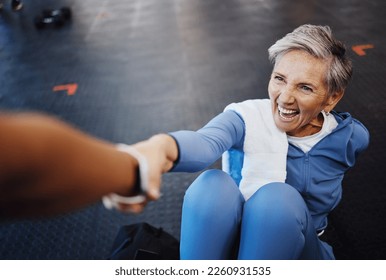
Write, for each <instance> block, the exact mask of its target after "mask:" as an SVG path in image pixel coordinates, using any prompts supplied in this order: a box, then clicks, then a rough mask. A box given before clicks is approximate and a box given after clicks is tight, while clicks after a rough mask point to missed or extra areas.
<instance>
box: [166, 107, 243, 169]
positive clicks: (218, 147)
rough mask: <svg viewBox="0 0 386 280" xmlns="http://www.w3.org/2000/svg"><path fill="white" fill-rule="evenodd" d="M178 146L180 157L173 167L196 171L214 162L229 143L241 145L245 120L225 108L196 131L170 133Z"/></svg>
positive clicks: (229, 145)
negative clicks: (225, 110) (224, 110)
mask: <svg viewBox="0 0 386 280" xmlns="http://www.w3.org/2000/svg"><path fill="white" fill-rule="evenodd" d="M171 135H172V136H173V137H174V138H175V139H176V142H177V143H178V147H179V159H178V162H176V166H175V168H173V170H172V171H176V172H179V171H183V172H197V171H200V170H203V169H204V168H206V167H208V166H209V165H210V164H212V163H213V162H215V161H216V160H217V159H218V158H220V157H221V156H222V154H223V153H224V152H225V151H226V150H228V149H230V148H231V147H235V148H241V147H242V145H243V142H244V122H243V120H242V119H241V118H240V117H239V116H238V115H237V114H236V113H235V112H231V111H228V112H225V113H222V114H220V115H218V116H216V117H215V118H214V119H212V120H211V121H210V122H209V123H208V124H207V125H205V126H204V127H203V128H201V129H200V130H198V131H177V132H173V133H171Z"/></svg>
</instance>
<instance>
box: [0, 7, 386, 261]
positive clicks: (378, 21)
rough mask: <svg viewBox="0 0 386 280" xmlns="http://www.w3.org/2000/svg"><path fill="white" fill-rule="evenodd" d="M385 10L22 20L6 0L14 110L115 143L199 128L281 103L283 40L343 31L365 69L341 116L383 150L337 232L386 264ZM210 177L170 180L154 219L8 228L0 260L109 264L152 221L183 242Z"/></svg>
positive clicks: (4, 40)
mask: <svg viewBox="0 0 386 280" xmlns="http://www.w3.org/2000/svg"><path fill="white" fill-rule="evenodd" d="M64 6H68V7H71V8H72V11H73V18H72V20H71V21H70V22H66V23H65V24H64V25H63V26H62V27H61V28H54V27H53V26H46V28H44V29H42V30H37V29H36V28H35V26H34V22H33V21H34V18H35V16H36V15H38V14H40V13H41V11H42V10H43V9H47V8H60V7H64ZM385 15H386V2H385V1H384V0H369V1H359V0H351V1H350V0H341V1H335V0H326V1H315V0H314V1H309V0H308V1H302V0H294V1H287V0H162V1H159V0H130V1H129V0H110V1H109V0H99V1H97V0H82V1H80V0H79V1H76V0H57V1H54V0H40V1H39V0H35V1H32V0H25V1H24V9H23V10H22V11H20V12H13V11H11V9H10V1H5V7H4V9H3V10H2V11H1V12H0V109H1V110H12V111H27V110H28V111H30V110H33V111H40V112H45V113H48V114H51V115H54V116H57V117H59V118H61V119H62V120H64V121H66V122H68V123H71V124H72V125H74V126H76V127H78V128H79V129H81V130H83V131H85V132H87V133H89V134H91V135H94V136H96V137H99V138H103V139H106V140H109V141H112V142H124V143H134V142H136V141H139V140H142V139H145V138H147V137H149V136H151V135H153V134H155V133H159V132H167V131H174V130H179V129H193V130H195V129H198V128H200V127H201V126H202V125H204V124H205V123H206V122H207V121H208V120H209V119H211V118H212V117H213V116H215V115H217V114H218V113H220V112H221V111H222V110H223V108H224V107H225V106H226V105H227V104H229V103H231V102H238V101H242V100H245V99H251V98H266V97H267V82H268V77H269V75H270V72H271V69H272V68H271V65H270V64H269V62H268V59H267V48H268V47H269V46H270V45H271V44H273V43H274V42H275V41H276V40H277V39H278V38H280V37H282V36H283V35H285V34H286V33H288V32H290V31H292V30H293V29H294V28H295V27H297V26H299V25H301V24H304V23H312V24H321V25H329V26H331V27H332V29H333V31H334V33H335V34H336V36H337V37H338V38H340V39H341V40H343V41H344V42H345V43H346V45H347V46H348V51H349V54H350V56H351V57H352V59H353V61H354V67H355V68H354V69H355V74H354V77H353V81H352V83H351V85H350V87H349V88H348V90H347V92H346V96H345V97H344V99H343V100H342V101H341V103H340V104H339V107H338V108H337V109H338V110H340V111H348V112H350V113H351V114H352V115H353V116H354V117H356V118H358V119H359V120H361V121H362V122H363V123H364V124H365V125H366V126H367V127H368V129H369V130H370V133H371V144H370V147H369V149H368V150H367V151H366V153H365V154H364V155H363V156H362V157H361V158H360V160H359V161H358V163H357V165H356V166H355V168H353V169H352V170H351V171H350V172H349V173H348V174H347V175H346V178H345V180H344V198H343V201H342V203H341V204H340V205H339V207H338V208H337V209H336V210H335V211H334V212H333V213H332V216H331V219H330V227H329V230H328V232H327V233H326V238H327V239H328V240H329V241H330V242H331V243H332V244H333V245H334V248H335V253H336V256H337V258H338V259H386V222H385V215H386V203H385V201H386V189H385V188H386V180H385V171H386V168H385V164H384V161H385V158H386V149H385V140H384V139H386V131H385V121H386V113H385V108H386V94H385V92H384V91H385V88H386V84H385V82H386V79H385V76H386V57H385V55H386V52H385V49H386V36H385V30H386V21H385ZM67 85H70V89H72V91H71V90H70V91H67V90H65V89H66V86H67ZM63 86H64V87H63ZM0 133H1V132H0ZM58 148H59V147H58ZM215 167H219V163H216V164H215ZM197 175H198V174H182V173H181V174H166V175H165V176H164V180H163V197H162V198H161V199H160V200H159V201H157V202H154V203H151V204H150V205H149V206H148V207H147V208H146V210H145V212H144V213H142V214H140V215H123V214H119V213H116V212H111V211H108V210H105V209H104V208H103V206H102V205H101V204H100V203H97V204H95V205H91V206H89V207H87V208H84V209H82V210H81V211H76V212H73V213H68V214H66V215H62V216H59V217H55V218H50V219H44V220H38V221H19V222H16V223H2V224H0V259H106V258H107V257H108V254H109V252H110V248H111V245H112V241H113V239H114V237H115V235H116V234H117V231H118V228H119V227H120V226H121V225H124V224H131V223H136V222H142V221H146V222H148V223H150V224H152V225H155V226H160V227H163V228H164V229H165V230H166V231H168V232H170V233H172V234H173V235H174V236H175V237H177V238H179V233H180V217H181V204H182V197H183V195H184V192H185V190H186V188H187V187H188V185H189V184H190V183H191V182H192V180H193V179H194V178H195V177H196V176H197Z"/></svg>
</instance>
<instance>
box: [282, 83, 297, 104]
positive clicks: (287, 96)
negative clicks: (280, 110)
mask: <svg viewBox="0 0 386 280" xmlns="http://www.w3.org/2000/svg"><path fill="white" fill-rule="evenodd" d="M279 100H280V101H281V102H283V103H287V104H291V103H293V102H294V101H295V96H294V92H293V89H292V88H290V87H289V86H284V87H282V88H281V90H280V95H279Z"/></svg>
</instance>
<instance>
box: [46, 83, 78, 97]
mask: <svg viewBox="0 0 386 280" xmlns="http://www.w3.org/2000/svg"><path fill="white" fill-rule="evenodd" d="M77 89H78V84H67V85H58V86H54V88H53V89H52V90H53V91H63V90H65V91H67V95H74V94H75V92H76V90H77Z"/></svg>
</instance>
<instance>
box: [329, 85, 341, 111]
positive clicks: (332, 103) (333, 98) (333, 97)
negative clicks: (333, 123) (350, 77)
mask: <svg viewBox="0 0 386 280" xmlns="http://www.w3.org/2000/svg"><path fill="white" fill-rule="evenodd" d="M343 95H344V91H343V90H342V91H339V92H338V91H337V92H335V93H334V94H332V95H330V96H329V97H328V99H327V102H326V106H325V107H324V111H325V112H331V111H332V110H333V109H334V108H335V106H336V104H338V102H339V101H340V100H341V99H342V97H343Z"/></svg>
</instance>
